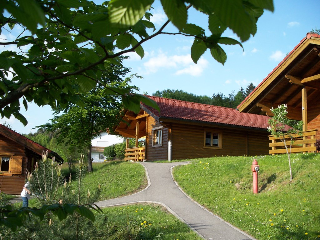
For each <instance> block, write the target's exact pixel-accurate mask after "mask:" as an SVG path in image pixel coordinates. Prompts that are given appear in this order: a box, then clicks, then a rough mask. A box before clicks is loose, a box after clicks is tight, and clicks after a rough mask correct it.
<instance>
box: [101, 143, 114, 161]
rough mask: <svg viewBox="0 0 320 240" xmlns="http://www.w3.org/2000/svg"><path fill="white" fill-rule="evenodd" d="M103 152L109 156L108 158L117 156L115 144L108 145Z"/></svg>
mask: <svg viewBox="0 0 320 240" xmlns="http://www.w3.org/2000/svg"><path fill="white" fill-rule="evenodd" d="M103 154H104V155H105V156H106V157H107V159H108V160H111V159H113V158H115V157H116V152H115V146H114V145H111V146H109V147H106V148H105V149H104V151H103Z"/></svg>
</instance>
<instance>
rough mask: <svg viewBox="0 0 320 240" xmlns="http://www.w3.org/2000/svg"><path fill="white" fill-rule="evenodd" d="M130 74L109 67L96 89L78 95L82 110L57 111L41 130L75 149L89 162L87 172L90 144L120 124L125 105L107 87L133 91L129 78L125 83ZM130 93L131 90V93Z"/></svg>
mask: <svg viewBox="0 0 320 240" xmlns="http://www.w3.org/2000/svg"><path fill="white" fill-rule="evenodd" d="M128 72H129V69H128V68H124V67H122V64H119V65H114V64H110V65H109V67H108V68H107V70H106V72H105V75H103V77H102V78H101V81H102V82H103V84H101V85H97V86H96V87H95V88H94V89H92V90H91V91H90V92H89V93H87V94H85V95H79V96H78V97H79V98H81V102H83V105H82V106H79V105H77V104H72V103H70V104H69V105H68V107H67V108H57V109H56V111H55V113H54V114H55V117H54V118H53V119H51V123H49V124H45V125H42V126H40V127H42V128H46V129H47V130H50V131H53V132H55V133H56V138H57V141H58V143H60V144H61V143H65V144H68V145H69V146H70V147H76V148H78V149H80V150H81V153H82V154H85V155H86V156H87V159H88V171H89V172H91V171H92V160H91V147H92V146H91V140H92V139H93V138H95V137H97V136H98V135H100V133H101V132H106V131H107V130H109V129H111V130H112V127H113V126H114V125H115V124H116V123H118V122H119V117H120V111H121V110H122V107H123V105H122V103H121V99H120V98H119V97H115V96H113V95H110V94H108V91H109V89H107V88H105V87H104V86H105V85H106V84H108V85H110V86H112V87H114V88H118V89H121V90H122V89H124V90H127V89H132V88H134V87H131V86H129V85H128V83H129V82H130V78H125V79H123V78H124V77H125V76H126V75H127V73H128ZM130 91H131V90H130Z"/></svg>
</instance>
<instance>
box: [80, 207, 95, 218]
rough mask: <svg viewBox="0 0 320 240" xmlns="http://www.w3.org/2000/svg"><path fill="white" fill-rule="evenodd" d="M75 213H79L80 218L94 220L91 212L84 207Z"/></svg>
mask: <svg viewBox="0 0 320 240" xmlns="http://www.w3.org/2000/svg"><path fill="white" fill-rule="evenodd" d="M77 212H79V213H80V215H81V216H83V217H86V218H88V219H89V220H91V221H94V220H95V217H94V214H93V212H92V211H91V210H90V209H89V208H87V207H85V206H79V208H78V209H77Z"/></svg>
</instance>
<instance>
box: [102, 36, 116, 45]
mask: <svg viewBox="0 0 320 240" xmlns="http://www.w3.org/2000/svg"><path fill="white" fill-rule="evenodd" d="M100 41H101V44H102V45H103V46H106V45H107V44H109V43H112V42H113V41H114V38H113V37H102V38H101V39H100Z"/></svg>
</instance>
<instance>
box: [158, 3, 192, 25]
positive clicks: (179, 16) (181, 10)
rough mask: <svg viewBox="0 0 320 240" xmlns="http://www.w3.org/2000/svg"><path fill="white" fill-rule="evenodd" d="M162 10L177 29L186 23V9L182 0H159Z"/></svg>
mask: <svg viewBox="0 0 320 240" xmlns="http://www.w3.org/2000/svg"><path fill="white" fill-rule="evenodd" d="M161 4H162V7H163V10H164V12H165V13H166V14H167V16H168V18H169V20H170V21H171V22H172V23H173V25H175V26H176V27H177V28H178V29H179V31H182V30H183V29H184V27H185V26H186V24H187V19H188V11H187V8H186V5H185V4H184V1H182V0H161Z"/></svg>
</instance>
